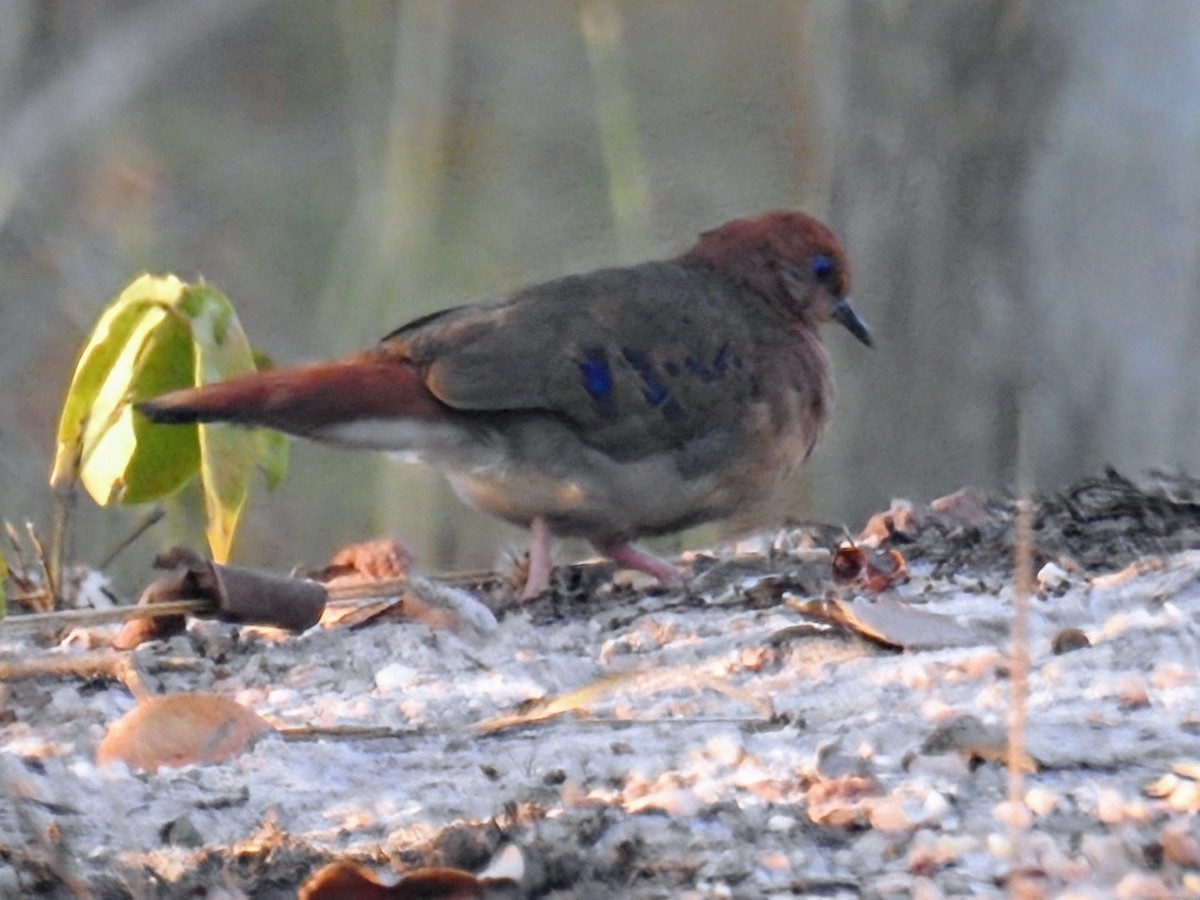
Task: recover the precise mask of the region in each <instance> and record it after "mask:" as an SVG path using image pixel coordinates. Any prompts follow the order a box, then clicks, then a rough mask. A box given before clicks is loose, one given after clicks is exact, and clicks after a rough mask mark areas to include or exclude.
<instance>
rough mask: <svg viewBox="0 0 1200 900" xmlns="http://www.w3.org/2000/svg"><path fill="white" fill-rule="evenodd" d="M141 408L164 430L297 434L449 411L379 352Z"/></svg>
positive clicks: (401, 364) (271, 373)
mask: <svg viewBox="0 0 1200 900" xmlns="http://www.w3.org/2000/svg"><path fill="white" fill-rule="evenodd" d="M137 408H138V410H139V411H140V412H141V413H142V414H143V415H145V416H146V417H147V418H148V419H150V420H151V421H154V422H162V423H165V424H171V425H183V424H189V423H193V422H232V423H236V424H239V425H247V426H264V427H267V428H275V429H277V430H279V431H286V432H288V433H289V434H297V435H309V434H312V433H314V432H318V431H321V430H323V429H325V428H328V427H329V426H337V425H343V424H348V423H351V422H357V421H360V420H363V419H413V418H416V419H424V420H426V421H436V420H438V419H440V418H443V417H444V416H445V412H446V408H445V407H444V406H443V405H442V404H441V403H440V402H438V400H436V399H435V398H434V397H433V395H432V394H430V393H429V390H428V389H427V388H426V387H425V383H424V381H423V380H422V378H421V376H420V373H419V372H418V371H417V370H416V369H415V368H414V367H413V366H412V365H411V364H410V363H408V362H406V361H398V360H392V359H387V358H386V357H382V356H379V355H376V354H362V355H359V356H352V357H348V358H346V359H341V360H336V361H334V362H327V363H315V364H313V365H309V366H298V367H296V368H289V369H268V370H267V371H264V372H258V373H256V374H253V375H244V376H242V377H241V378H234V379H232V380H230V381H224V382H221V383H219V384H211V385H205V386H204V387H198V388H188V389H186V390H182V391H173V392H172V393H169V394H164V395H163V396H161V397H156V398H155V399H153V400H148V401H145V402H144V403H139V404H138V406H137Z"/></svg>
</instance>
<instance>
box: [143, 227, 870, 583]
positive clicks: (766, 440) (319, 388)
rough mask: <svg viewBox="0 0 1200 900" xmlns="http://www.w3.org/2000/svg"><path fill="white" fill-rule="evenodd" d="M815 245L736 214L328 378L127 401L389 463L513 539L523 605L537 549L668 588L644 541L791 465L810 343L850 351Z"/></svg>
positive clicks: (825, 243) (816, 386)
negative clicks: (406, 460)
mask: <svg viewBox="0 0 1200 900" xmlns="http://www.w3.org/2000/svg"><path fill="white" fill-rule="evenodd" d="M849 287H850V268H849V263H848V261H847V258H846V253H845V251H844V249H843V248H842V245H841V243H840V242H839V241H838V240H837V238H836V237H834V235H833V233H832V232H831V231H830V230H829V228H828V227H826V226H825V225H824V224H822V223H821V222H820V221H818V220H817V219H815V218H813V217H812V216H809V215H806V214H805V213H802V212H797V211H777V212H769V213H766V214H764V215H759V216H756V217H752V218H743V219H736V220H734V221H730V222H727V223H725V224H724V225H721V226H719V227H717V228H714V229H712V230H710V231H705V232H703V233H702V234H701V235H700V237H699V238H698V240H697V241H696V242H695V243H694V244H693V245H692V246H691V247H690V248H689V249H687V250H686V251H684V252H683V253H682V254H681V255H679V256H676V257H674V258H672V259H667V260H662V261H652V262H644V263H640V264H637V265H632V266H625V267H616V268H605V269H599V270H596V271H592V272H586V273H583V274H576V275H567V276H565V277H561V278H557V279H555V280H552V281H548V282H545V283H543V284H537V285H534V286H532V287H527V288H524V289H523V290H520V291H517V292H516V293H514V294H512V295H511V296H509V297H507V298H505V299H500V300H495V301H491V302H483V303H473V304H468V305H463V306H457V307H454V308H451V309H446V310H443V311H441V312H435V313H433V314H431V315H426V316H422V317H420V318H418V319H415V320H414V321H412V322H409V323H408V324H407V325H403V326H402V327H400V328H398V329H397V330H395V331H393V332H392V333H391V334H389V335H387V336H386V337H385V338H383V339H382V340H381V341H380V342H379V343H378V344H377V345H376V346H374V347H373V348H371V349H369V350H365V351H362V352H359V353H356V354H353V355H351V356H347V357H344V358H341V359H336V360H333V361H331V362H319V363H314V364H309V365H301V366H297V367H288V368H273V369H266V370H263V371H260V372H258V373H255V374H250V375H245V376H242V377H240V378H235V379H232V380H229V381H225V382H219V383H214V384H209V385H203V386H200V387H195V388H188V389H184V390H179V391H174V392H171V393H167V394H165V395H163V396H160V397H157V398H154V399H151V400H148V401H144V402H141V403H139V404H137V405H136V408H137V409H138V410H140V412H141V413H142V414H143V415H145V416H146V417H148V418H149V419H150V420H152V421H153V422H159V423H164V424H188V423H214V422H228V423H232V424H234V425H241V426H249V427H266V428H273V429H277V430H279V431H283V432H286V433H288V434H291V435H297V436H300V437H304V438H309V439H312V440H315V441H320V442H324V443H327V444H334V445H342V446H348V447H360V448H368V449H376V450H384V451H392V452H398V453H402V454H404V455H406V456H408V457H416V458H417V459H419V460H422V461H424V462H426V463H429V464H431V465H433V466H435V467H436V468H438V469H440V470H441V471H442V472H443V473H444V474H445V475H446V477H447V478H448V479H449V480H450V482H451V484H452V485H453V486H454V488H455V490H456V491H457V493H458V494H459V496H461V497H462V498H463V499H464V500H465V501H466V502H468V503H469V504H472V505H473V506H475V507H477V508H479V509H481V510H483V511H485V512H487V513H490V514H492V515H494V516H498V517H499V518H501V519H504V520H506V521H508V522H512V523H515V524H517V525H520V526H523V527H526V528H528V529H529V530H530V532H531V544H530V551H529V570H528V577H527V580H526V583H525V586H524V590H523V592H522V596H523V597H524V598H526V599H528V598H533V597H536V596H538V595H539V594H541V593H542V592H544V591H545V590H546V589H547V588H548V586H549V582H550V576H551V572H552V559H551V544H552V540H553V538H555V537H580V538H585V539H586V540H588V541H589V542H590V543H591V545H592V546H593V547H594V548H595V549H596V550H597V551H598V552H599V553H601V554H603V555H604V556H607V557H608V558H610V559H611V560H613V561H614V562H615V563H617V564H618V565H619V566H622V567H626V568H630V569H635V570H639V571H642V572H645V573H648V574H650V575H652V576H654V577H655V578H657V579H658V580H659V581H661V582H662V583H664V584H665V585H668V586H679V585H681V584H683V577H682V574H681V573H680V571H679V570H678V569H676V568H675V567H674V566H673V565H671V564H670V563H668V562H666V561H664V560H661V559H659V558H657V557H655V556H652V555H650V554H648V553H646V552H644V551H642V550H639V549H637V548H636V547H635V546H634V545H633V542H634V541H636V540H638V539H640V538H644V537H650V536H655V535H662V534H668V533H672V532H676V531H680V530H682V529H684V528H688V527H690V526H693V525H697V524H700V523H703V522H709V521H715V520H721V519H726V518H730V517H733V516H735V515H739V514H744V513H747V512H750V511H753V510H754V508H755V507H759V506H761V505H763V504H764V503H765V501H767V500H768V499H769V498H770V497H771V495H772V494H773V492H775V491H776V490H777V488H778V486H779V485H780V483H781V482H783V481H784V480H785V479H787V478H788V477H789V476H791V475H792V474H793V473H794V472H795V471H796V470H797V468H798V467H799V466H800V465H801V464H802V463H803V462H804V461H805V460H806V459H807V458H808V456H809V454H810V453H811V452H812V449H813V446H814V445H815V444H816V442H817V440H818V438H819V437H820V435H821V432H822V429H823V427H824V425H825V423H826V421H827V419H828V417H829V413H830V409H831V404H832V393H833V384H832V378H831V374H830V369H829V360H828V357H827V355H826V352H825V350H824V348H823V346H822V344H821V341H820V339H819V337H818V329H819V328H820V326H822V325H823V324H825V323H827V322H829V321H836V322H838V323H840V324H841V325H843V326H844V327H845V328H846V329H847V330H849V332H850V333H851V334H852V335H853V336H854V337H855V338H857V339H858V340H859V341H861V342H862V343H863V344H866V345H868V346H870V345H871V333H870V331H869V330H868V328H867V326H866V325H865V324H864V322H863V321H862V320H861V319H860V318H859V317H858V316H857V315H856V314H855V312H854V310H853V309H852V308H851V306H850V303H849V299H848V293H849Z"/></svg>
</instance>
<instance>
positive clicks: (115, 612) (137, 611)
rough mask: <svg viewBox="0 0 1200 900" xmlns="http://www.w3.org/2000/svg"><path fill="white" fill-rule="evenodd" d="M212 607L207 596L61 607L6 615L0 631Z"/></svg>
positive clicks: (88, 624) (79, 625) (174, 613)
mask: <svg viewBox="0 0 1200 900" xmlns="http://www.w3.org/2000/svg"><path fill="white" fill-rule="evenodd" d="M212 608H213V603H212V601H211V600H207V599H205V600H199V599H184V600H170V601H166V602H163V603H153V604H148V605H146V606H118V607H116V608H115V609H64V610H59V611H57V612H45V613H31V614H30V615H27V616H8V617H7V618H5V619H3V620H0V632H4V631H7V630H9V629H15V628H88V627H91V626H93V625H112V624H114V623H117V622H128V621H131V620H133V619H153V618H156V617H158V616H177V615H180V614H181V613H197V612H207V611H209V610H211V609H212Z"/></svg>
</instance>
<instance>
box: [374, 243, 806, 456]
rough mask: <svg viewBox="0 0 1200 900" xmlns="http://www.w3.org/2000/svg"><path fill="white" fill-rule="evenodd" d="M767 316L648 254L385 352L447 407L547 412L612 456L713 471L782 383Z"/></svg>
mask: <svg viewBox="0 0 1200 900" xmlns="http://www.w3.org/2000/svg"><path fill="white" fill-rule="evenodd" d="M750 300H753V297H751V298H750ZM768 313H769V311H765V309H760V308H759V307H758V306H757V305H756V304H753V303H751V304H750V305H749V307H748V306H747V302H746V298H745V297H743V296H740V292H739V290H738V288H737V287H736V286H734V285H732V284H729V283H725V282H722V281H721V280H720V279H714V278H712V277H711V276H707V275H704V274H702V273H699V272H697V271H695V270H693V269H690V268H688V267H686V266H682V265H680V264H678V263H648V264H644V265H641V266H636V267H632V268H626V269H610V270H604V271H601V272H592V273H589V274H588V275H587V276H572V277H569V278H564V279H559V280H557V281H554V282H550V283H548V284H544V285H539V286H537V287H534V288H530V289H528V290H526V291H523V292H521V293H520V294H517V295H516V296H514V297H513V298H511V299H510V300H509V301H507V302H505V303H502V304H499V305H496V306H478V307H459V308H457V309H454V310H449V311H446V312H444V313H441V314H435V315H433V316H430V317H426V318H425V319H421V320H417V321H416V322H414V323H411V324H410V325H407V326H405V327H404V328H402V329H400V330H399V331H397V332H394V333H393V334H392V335H390V336H389V337H388V338H386V339H385V341H384V348H385V349H387V350H389V352H395V353H398V354H401V355H403V356H405V357H406V358H408V359H411V360H412V361H413V362H415V363H417V364H418V365H420V366H421V367H422V368H423V369H424V371H425V382H426V385H427V387H428V388H429V390H430V391H431V392H432V393H433V394H434V396H436V397H437V398H438V399H439V400H441V401H442V402H443V403H445V404H447V405H448V406H451V407H453V408H456V409H459V410H463V411H477V412H494V413H497V414H500V413H504V412H513V411H530V412H534V411H538V412H544V413H550V414H553V415H557V416H560V417H562V418H564V419H565V420H567V421H569V422H570V423H572V425H573V426H574V427H575V429H576V430H577V432H578V434H579V438H580V440H581V441H583V442H584V443H586V444H588V445H590V446H592V447H595V448H596V449H599V450H602V451H603V452H605V453H607V454H609V455H610V456H612V457H614V458H616V459H620V460H629V459H640V458H644V457H646V456H650V455H653V454H657V453H662V452H676V453H679V454H680V455H681V459H680V462H681V465H683V466H686V467H693V466H694V467H696V468H698V469H705V468H708V467H709V466H710V465H711V464H712V462H713V461H712V460H711V459H710V458H709V457H711V456H713V454H720V453H722V452H732V451H734V450H736V446H737V445H739V443H740V442H743V441H745V440H747V439H750V438H752V437H753V434H752V433H751V432H752V430H753V428H754V424H753V423H754V418H755V417H754V416H753V415H752V414H751V413H752V411H753V410H754V409H755V408H756V405H757V407H758V408H759V410H760V412H759V415H758V418H760V419H761V418H763V416H764V413H763V411H762V404H763V403H764V402H766V398H767V395H768V394H769V393H770V391H771V388H772V385H771V383H770V382H771V380H772V379H778V380H779V382H780V383H782V381H783V380H784V379H785V378H786V375H785V373H783V372H777V371H772V368H773V363H772V359H773V358H775V357H779V361H782V354H785V353H786V352H787V351H786V348H787V346H788V344H789V343H790V341H789V338H790V335H788V334H787V333H786V329H785V328H782V327H781V326H780V325H779V324H778V323H776V322H774V320H772V319H770V318H769V315H768ZM689 454H691V456H692V457H694V459H690V458H689Z"/></svg>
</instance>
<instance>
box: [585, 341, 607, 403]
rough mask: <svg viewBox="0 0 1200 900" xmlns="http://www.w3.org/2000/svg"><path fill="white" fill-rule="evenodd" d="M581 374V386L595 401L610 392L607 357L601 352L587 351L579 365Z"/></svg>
mask: <svg viewBox="0 0 1200 900" xmlns="http://www.w3.org/2000/svg"><path fill="white" fill-rule="evenodd" d="M579 371H580V372H581V373H582V374H583V386H584V389H585V390H587V392H588V393H589V394H591V395H592V397H593V398H594V399H596V400H599V399H600V398H601V397H603V396H605V395H606V394H608V392H609V391H611V390H612V386H613V380H612V370H610V369H609V367H608V356H607V354H605V352H604V351H603V350H589V351H588V352H587V356H585V357H584V359H583V362H581V363H580V364H579Z"/></svg>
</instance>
